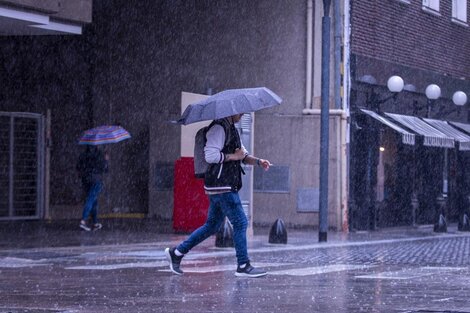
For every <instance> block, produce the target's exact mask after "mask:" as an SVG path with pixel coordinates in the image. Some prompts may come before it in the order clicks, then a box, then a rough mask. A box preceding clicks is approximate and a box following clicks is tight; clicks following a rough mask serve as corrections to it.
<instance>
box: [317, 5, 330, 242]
mask: <svg viewBox="0 0 470 313" xmlns="http://www.w3.org/2000/svg"><path fill="white" fill-rule="evenodd" d="M330 5H331V1H330V0H323V10H324V12H323V19H322V64H321V68H322V72H321V73H322V75H321V117H320V199H319V232H318V241H319V242H326V241H327V239H328V238H327V237H328V148H329V147H328V144H329V143H328V141H329V140H328V139H329V127H330V126H329V118H330V24H331V22H330V16H329V15H330Z"/></svg>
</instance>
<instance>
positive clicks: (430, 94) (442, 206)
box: [425, 84, 448, 233]
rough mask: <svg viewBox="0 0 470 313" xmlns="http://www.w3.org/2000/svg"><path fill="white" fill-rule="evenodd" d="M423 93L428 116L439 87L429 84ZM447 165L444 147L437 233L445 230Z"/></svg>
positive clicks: (439, 94) (436, 225)
mask: <svg viewBox="0 0 470 313" xmlns="http://www.w3.org/2000/svg"><path fill="white" fill-rule="evenodd" d="M425 94H426V97H427V98H428V99H427V102H426V103H427V112H426V117H427V118H430V117H431V111H432V106H433V104H434V102H435V100H437V99H439V97H440V96H441V88H440V87H439V86H438V85H436V84H430V85H428V86H427V87H426V90H425ZM429 165H430V164H429ZM447 167H448V149H447V148H444V164H443V166H442V193H440V194H439V195H438V196H437V198H436V201H437V214H436V219H437V221H436V224H434V231H435V232H439V233H445V232H447V222H446V206H447V192H448V177H447ZM430 168H431V167H430Z"/></svg>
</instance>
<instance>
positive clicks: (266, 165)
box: [259, 159, 271, 171]
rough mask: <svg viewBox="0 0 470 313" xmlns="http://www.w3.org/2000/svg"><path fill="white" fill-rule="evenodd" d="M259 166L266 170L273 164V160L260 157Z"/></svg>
mask: <svg viewBox="0 0 470 313" xmlns="http://www.w3.org/2000/svg"><path fill="white" fill-rule="evenodd" d="M259 166H261V167H262V168H264V170H265V171H267V170H269V167H270V166H271V162H269V161H268V160H265V159H259Z"/></svg>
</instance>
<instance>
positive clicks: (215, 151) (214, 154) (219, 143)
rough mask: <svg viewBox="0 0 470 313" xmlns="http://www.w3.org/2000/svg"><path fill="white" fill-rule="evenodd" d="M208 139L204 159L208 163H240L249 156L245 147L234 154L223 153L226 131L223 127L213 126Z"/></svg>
mask: <svg viewBox="0 0 470 313" xmlns="http://www.w3.org/2000/svg"><path fill="white" fill-rule="evenodd" d="M206 139H207V141H206V146H205V147H204V157H205V159H206V162H207V163H223V162H230V161H240V160H243V158H244V157H245V156H246V155H247V152H246V150H245V148H244V147H242V149H237V150H235V152H234V153H227V154H224V153H222V149H223V148H224V144H225V131H224V128H223V127H222V126H221V125H218V124H216V125H214V126H212V127H211V128H210V129H209V131H208V132H207V134H206Z"/></svg>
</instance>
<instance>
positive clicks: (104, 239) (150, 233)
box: [0, 219, 464, 250]
mask: <svg viewBox="0 0 470 313" xmlns="http://www.w3.org/2000/svg"><path fill="white" fill-rule="evenodd" d="M102 222H103V229H101V230H99V231H96V232H85V231H82V230H80V229H79V227H78V223H79V221H78V220H77V221H75V220H73V221H70V220H67V221H63V220H60V221H11V222H0V250H2V249H27V248H46V247H74V246H99V245H125V244H138V243H140V244H157V245H158V243H159V242H161V243H163V242H169V241H178V240H182V239H184V238H185V237H186V236H187V235H188V234H175V233H174V232H173V229H172V227H171V225H168V223H159V222H156V221H152V220H148V219H127V220H126V219H120V220H118V219H109V220H103V221H102ZM269 230H270V229H269V228H268V227H256V228H255V229H254V236H253V237H251V238H249V243H250V248H254V247H257V246H260V245H263V244H266V243H268V241H269ZM458 233H460V232H458V231H457V226H456V225H450V226H449V229H448V232H447V233H435V232H433V227H432V225H423V226H418V227H411V226H408V227H395V228H384V229H379V230H376V231H358V232H349V233H343V232H334V231H330V232H329V233H328V241H327V242H325V243H319V242H318V230H315V229H289V228H287V235H288V245H312V244H320V245H330V244H338V243H347V242H370V241H377V240H390V239H395V240H397V239H406V238H421V237H422V238H424V237H429V236H433V237H436V236H447V235H451V234H458ZM461 234H464V233H461ZM208 240H213V239H208Z"/></svg>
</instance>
